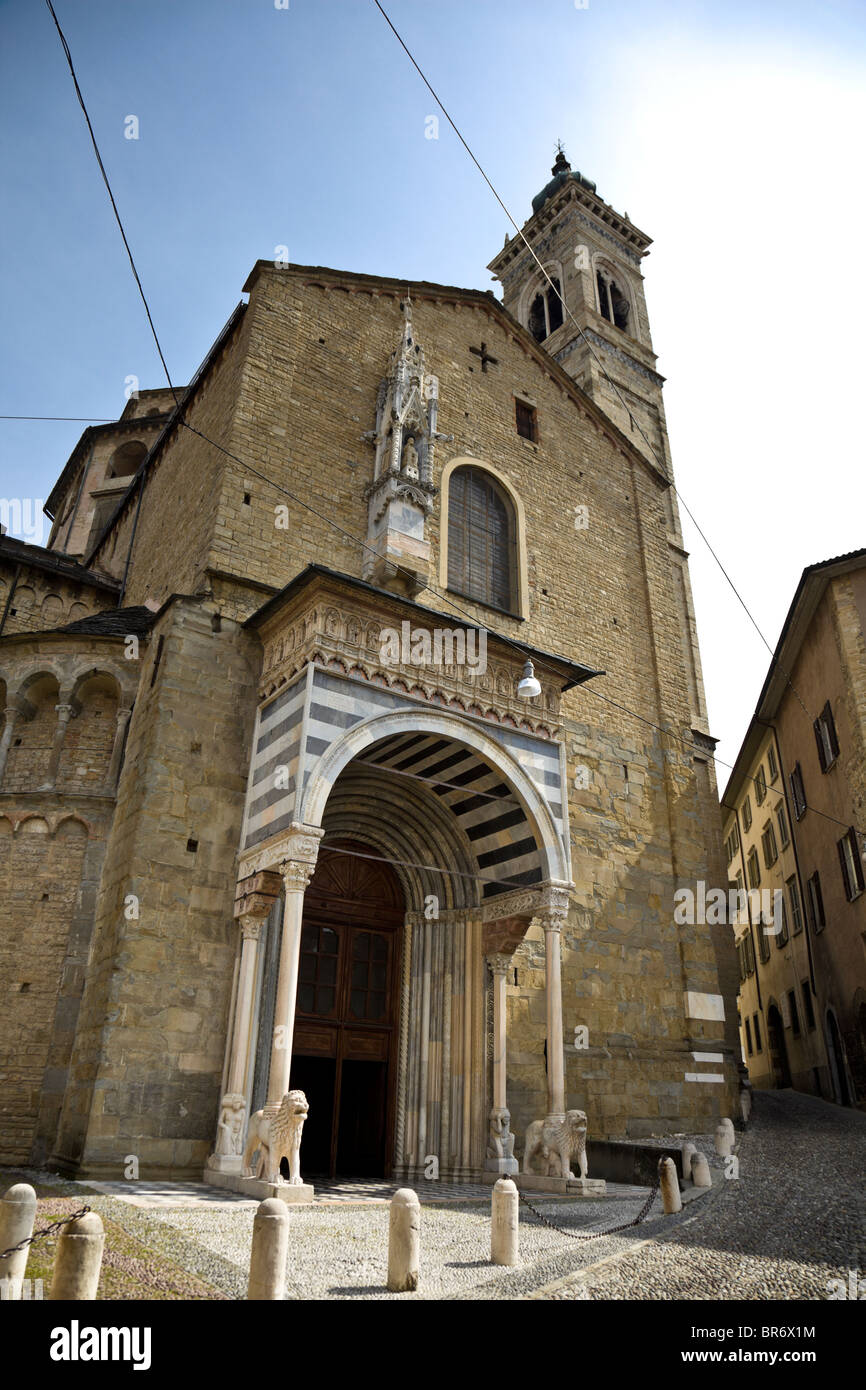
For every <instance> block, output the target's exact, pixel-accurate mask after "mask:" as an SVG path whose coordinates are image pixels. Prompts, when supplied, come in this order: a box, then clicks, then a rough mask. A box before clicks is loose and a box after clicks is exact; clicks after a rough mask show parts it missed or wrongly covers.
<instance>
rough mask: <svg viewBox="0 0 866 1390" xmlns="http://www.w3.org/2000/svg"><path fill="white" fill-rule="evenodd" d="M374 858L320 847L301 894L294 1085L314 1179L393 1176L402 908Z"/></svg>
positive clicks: (388, 875)
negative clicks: (303, 1099) (302, 1097)
mask: <svg viewBox="0 0 866 1390" xmlns="http://www.w3.org/2000/svg"><path fill="white" fill-rule="evenodd" d="M346 851H348V853H347V852H346ZM376 855H377V851H376V850H374V849H371V848H370V847H369V846H367V845H364V844H359V843H357V842H353V841H347V840H336V841H333V842H331V843H330V844H326V845H324V846H323V847H322V849H321V850H320V853H319V860H318V863H317V866H316V872H315V874H314V876H313V879H312V882H311V883H310V887H309V888H308V890H307V893H306V895H305V900H304V921H303V928H302V933H301V959H300V968H299V978H298V1000H297V1011H296V1022H295V1036H294V1044H293V1051H292V1081H291V1084H292V1086H298V1087H299V1088H300V1089H302V1090H304V1091H306V1093H307V1099H308V1101H309V1103H310V1115H309V1118H308V1119H307V1122H306V1126H305V1129H304V1156H303V1166H304V1171H305V1172H309V1174H310V1176H311V1177H312V1176H315V1175H316V1174H319V1175H325V1176H330V1177H333V1176H335V1175H336V1174H337V1173H340V1174H341V1175H345V1176H355V1177H386V1176H388V1174H389V1173H390V1169H391V1161H392V1150H393V1126H394V1094H395V1084H396V1079H397V1077H396V1073H397V1043H398V1039H397V1022H398V1007H397V994H398V989H397V981H398V978H399V967H400V960H399V957H400V947H401V937H402V924H403V900H402V892H401V889H400V884H399V881H398V879H397V877H396V874H395V873H394V871H393V869H392V868H391V867H390V865H387V864H381V863H376V862H374V857H375V856H376ZM368 856H369V857H368Z"/></svg>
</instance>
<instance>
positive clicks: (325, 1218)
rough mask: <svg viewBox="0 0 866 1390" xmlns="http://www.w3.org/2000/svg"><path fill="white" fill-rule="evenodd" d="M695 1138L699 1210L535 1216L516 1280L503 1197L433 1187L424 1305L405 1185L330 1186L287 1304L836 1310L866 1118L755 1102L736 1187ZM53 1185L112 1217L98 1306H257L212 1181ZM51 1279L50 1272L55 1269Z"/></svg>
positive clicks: (855, 1216)
mask: <svg viewBox="0 0 866 1390" xmlns="http://www.w3.org/2000/svg"><path fill="white" fill-rule="evenodd" d="M684 1138H691V1139H693V1141H694V1142H695V1143H696V1144H697V1146H698V1148H700V1149H702V1150H703V1151H704V1152H705V1153H706V1154H707V1157H708V1158H709V1160H710V1165H711V1170H712V1177H713V1188H712V1190H711V1191H710V1192H707V1193H705V1194H698V1193H696V1192H691V1191H689V1190H688V1189H687V1191H686V1193H684V1197H685V1196H686V1195H688V1197H691V1198H693V1200H691V1201H688V1202H687V1203H686V1205H685V1208H684V1210H683V1212H682V1213H681V1214H680V1215H678V1216H674V1217H664V1216H663V1215H662V1214H661V1211H660V1204H659V1201H658V1198H656V1200H655V1202H654V1204H653V1208H652V1210H651V1211H650V1213H649V1216H648V1218H647V1220H646V1221H645V1222H644V1223H643V1224H642V1225H641V1226H639V1227H632V1228H631V1229H629V1230H626V1231H624V1232H620V1233H619V1234H614V1235H604V1236H602V1237H600V1238H599V1239H595V1240H592V1241H587V1242H584V1241H579V1242H578V1241H574V1240H571V1239H569V1238H568V1237H567V1236H565V1235H563V1234H562V1233H561V1231H555V1230H550V1229H548V1228H547V1227H546V1226H545V1225H543V1224H542V1223H541V1222H540V1221H539V1220H538V1219H537V1218H536V1217H535V1216H534V1215H533V1214H532V1212H531V1211H530V1210H529V1209H528V1208H527V1207H526V1206H524V1205H521V1209H520V1250H521V1264H520V1266H519V1267H518V1268H516V1269H513V1270H511V1269H508V1270H506V1269H501V1268H496V1267H494V1266H491V1265H490V1263H489V1253H490V1219H489V1210H490V1209H489V1201H490V1191H489V1189H487V1188H481V1187H474V1186H471V1185H467V1186H466V1187H460V1188H459V1189H450V1191H449V1189H448V1188H447V1187H445V1186H444V1185H443V1187H441V1188H438V1190H437V1188H436V1186H435V1185H434V1184H430V1186H429V1187H426V1186H425V1187H423V1188H420V1187H419V1196H420V1197H421V1198H422V1200H423V1202H424V1211H423V1215H422V1256H421V1287H420V1289H419V1290H418V1292H417V1293H415V1294H389V1293H387V1291H386V1290H385V1288H384V1283H385V1273H386V1263H387V1247H388V1209H387V1200H388V1198H389V1197H390V1195H391V1192H392V1190H393V1189H394V1188H395V1186H396V1185H395V1184H371V1183H367V1184H363V1183H362V1184H344V1183H340V1184H336V1185H334V1186H329V1188H328V1189H327V1190H323V1191H321V1192H320V1194H319V1199H317V1201H316V1203H315V1204H314V1205H313V1206H311V1207H306V1208H295V1209H292V1210H291V1213H290V1223H291V1224H290V1254H289V1266H288V1297H289V1298H292V1299H307V1300H309V1299H312V1300H322V1299H334V1298H336V1299H347V1300H348V1299H364V1300H366V1299H382V1298H387V1299H397V1300H403V1301H406V1300H415V1299H420V1300H425V1299H427V1300H429V1299H441V1298H447V1299H460V1300H466V1299H470V1300H478V1299H494V1298H495V1299H506V1300H508V1299H525V1298H532V1299H556V1300H565V1299H585V1300H607V1299H635V1300H658V1299H666V1300H677V1299H692V1298H697V1299H707V1300H715V1299H734V1298H747V1299H792V1298H804V1299H825V1298H826V1297H827V1283H828V1280H830V1279H838V1278H843V1279H846V1280H847V1271H848V1270H849V1269H854V1270H866V1199H864V1194H863V1190H862V1189H863V1182H862V1171H863V1153H864V1139H866V1115H864V1114H862V1113H861V1112H858V1111H850V1110H843V1109H840V1108H839V1107H837V1106H831V1105H827V1104H825V1103H824V1102H822V1101H818V1100H814V1099H813V1098H811V1097H808V1096H801V1095H798V1094H796V1093H795V1092H791V1091H787V1092H758V1093H757V1094H756V1096H755V1112H754V1115H753V1119H752V1123H751V1125H750V1128H749V1130H748V1131H747V1132H746V1133H745V1134H738V1135H737V1149H736V1154H737V1157H738V1158H739V1163H740V1170H739V1171H740V1176H739V1178H738V1179H737V1180H733V1179H731V1180H727V1181H726V1180H725V1177H724V1171H723V1170H724V1163H723V1160H721V1159H719V1158H717V1157H716V1155H715V1154H714V1153H713V1151H712V1137H711V1136H707V1135H704V1136H701V1135H696V1136H692V1135H689V1136H676V1142H677V1143H681V1142H682V1140H683V1139H684ZM668 1142H670V1140H669V1141H668ZM659 1143H662V1141H661V1140H660V1141H659ZM21 1177H24V1178H26V1180H28V1181H34V1180H35V1178H36V1175H30V1174H25V1173H19V1174H17V1175H16V1178H17V1179H18V1180H20V1178H21ZM42 1180H43V1184H44V1185H43V1187H42V1189H41V1191H42V1195H43V1196H44V1197H45V1198H49V1197H52V1198H54V1200H53V1201H46V1202H45V1206H46V1211H45V1213H44V1214H45V1215H48V1210H50V1209H51V1208H54V1207H55V1205H56V1208H57V1211H58V1212H59V1210H60V1209H61V1205H62V1206H63V1207H65V1205H66V1204H67V1203H68V1205H69V1207H70V1208H71V1207H72V1206H75V1205H80V1201H81V1200H84V1201H86V1202H88V1203H89V1204H90V1205H91V1206H92V1207H93V1208H94V1209H95V1210H98V1211H100V1212H101V1214H102V1215H103V1218H104V1219H105V1221H106V1230H107V1232H109V1233H110V1238H109V1240H108V1241H107V1243H106V1252H107V1255H108V1252H109V1250H110V1249H111V1248H115V1247H116V1249H117V1251H118V1258H119V1259H121V1265H119V1266H118V1268H117V1270H113V1269H112V1267H111V1263H110V1261H109V1266H108V1269H106V1268H105V1267H104V1270H103V1286H102V1287H101V1290H100V1297H102V1298H106V1297H107V1298H123V1297H124V1296H126V1297H130V1296H132V1297H138V1298H148V1297H156V1298H160V1297H162V1298H208V1297H210V1298H228V1299H242V1298H244V1296H245V1293H246V1279H247V1270H248V1267H249V1251H250V1241H251V1236H252V1222H253V1215H254V1212H255V1208H256V1205H257V1204H256V1203H255V1202H252V1201H250V1200H249V1199H248V1198H243V1197H238V1196H236V1195H234V1194H230V1193H227V1192H225V1191H224V1190H223V1189H209V1188H206V1187H205V1186H204V1185H203V1184H192V1183H190V1184H160V1183H136V1184H122V1183H118V1184H114V1183H111V1184H98V1185H97V1184H92V1185H90V1186H89V1187H88V1186H85V1185H84V1184H72V1183H63V1182H61V1180H59V1179H56V1178H54V1179H52V1178H50V1177H49V1176H48V1175H45V1174H43V1175H42ZM94 1188H97V1189H98V1191H97V1192H96V1193H94ZM115 1189H117V1191H115ZM55 1193H56V1194H57V1195H56V1198H55V1197H54V1194H55ZM61 1194H62V1197H61ZM73 1194H76V1195H77V1198H78V1201H72V1200H71V1198H72V1196H73ZM646 1195H647V1190H646V1189H642V1188H618V1189H615V1188H613V1185H609V1192H608V1196H607V1197H606V1198H603V1199H600V1200H596V1199H594V1200H588V1199H584V1198H582V1199H567V1198H558V1199H557V1198H552V1197H549V1196H548V1197H536V1198H533V1199H532V1201H533V1205H534V1206H535V1207H537V1209H538V1210H539V1211H540V1212H542V1213H543V1214H544V1215H545V1216H547V1217H548V1218H549V1219H551V1220H552V1221H554V1222H556V1223H557V1225H559V1226H560V1227H562V1228H563V1229H565V1230H570V1231H573V1232H591V1231H593V1230H601V1231H608V1230H609V1229H610V1228H611V1227H613V1226H617V1225H619V1224H620V1223H623V1222H628V1221H631V1220H633V1219H634V1217H635V1216H636V1215H637V1213H638V1211H639V1210H640V1208H641V1206H642V1205H643V1203H644V1201H645V1198H646ZM41 1205H42V1204H41ZM41 1205H40V1217H39V1220H40V1223H41V1220H42V1217H43V1212H42V1210H41ZM112 1258H113V1257H112ZM115 1263H116V1261H115ZM127 1266H128V1268H127ZM49 1270H50V1264H49V1265H48V1266H47V1267H46V1269H45V1274H46V1275H48V1273H49ZM148 1271H152V1272H153V1278H152V1280H151V1279H149V1275H148ZM34 1272H38V1273H40V1274H41V1273H42V1270H41V1269H40V1270H38V1271H34ZM106 1279H108V1282H106ZM151 1282H152V1283H153V1289H152V1291H150V1290H149V1289H148V1284H149V1283H151ZM127 1286H129V1287H127Z"/></svg>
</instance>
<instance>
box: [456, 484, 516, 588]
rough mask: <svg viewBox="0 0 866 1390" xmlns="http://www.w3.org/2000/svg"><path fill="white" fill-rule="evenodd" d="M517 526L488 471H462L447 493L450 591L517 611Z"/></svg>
mask: <svg viewBox="0 0 866 1390" xmlns="http://www.w3.org/2000/svg"><path fill="white" fill-rule="evenodd" d="M516 533H517V526H516V520H515V516H514V509H513V507H512V504H511V501H510V499H509V498H508V497H507V496H506V494H505V491H504V490H503V488H501V487H500V486H499V484H498V483H497V481H496V479H495V478H493V477H492V476H491V475H490V474H489V473H487V472H485V470H484V469H483V468H471V467H470V468H457V469H455V471H454V472H453V474H452V475H451V482H450V485H449V491H448V588H449V589H454V590H455V591H456V592H457V593H460V594H463V595H464V597H466V598H471V599H476V600H477V601H478V603H484V604H486V605H487V606H488V607H490V608H499V609H501V610H502V611H503V612H506V613H513V612H515V610H516V607H517V593H516V589H517V583H516V580H517V564H516V553H515V552H516V540H517V534H516Z"/></svg>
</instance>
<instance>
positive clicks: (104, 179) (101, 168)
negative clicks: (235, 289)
mask: <svg viewBox="0 0 866 1390" xmlns="http://www.w3.org/2000/svg"><path fill="white" fill-rule="evenodd" d="M45 3H46V5H47V6H48V10H49V13H50V15H51V18H52V19H53V20H54V27H55V29H56V30H57V33H58V34H59V36H60V42H61V44H62V45H63V52H64V53H65V54H66V62H67V63H68V65H69V71H70V74H71V76H72V82H73V85H74V87H75V95H76V96H77V97H78V104H79V106H80V107H81V109H82V111H83V112H84V119H85V121H86V122H87V129H88V131H89V133H90V143H91V144H92V145H93V152H94V154H95V155H96V162H97V164H98V165H99V172H100V173H101V175H102V182H103V183H104V184H105V187H106V191H107V193H108V196H109V198H110V200H111V207H112V211H113V212H114V217H115V221H116V222H117V225H118V227H119V229H120V235H121V236H122V237H123V244H124V246H125V247H126V254H127V256H128V257H129V264H130V266H131V267H132V273H133V275H134V277H135V283H136V285H137V286H138V293H139V294H140V295H141V302H142V304H143V305H144V312H145V313H146V314H147V321H148V323H149V324H150V331H151V333H152V334H153V341H154V342H155V343H156V350H157V352H158V353H159V360H160V362H161V363H162V368H163V371H164V372H165V379H166V381H167V382H168V384H169V388H170V390H171V394H172V396H173V397H174V403H175V406H178V405H179V402H178V398H177V392H176V391H175V389H174V385H173V383H172V379H171V375H170V373H169V370H168V364H167V363H166V360H165V355H164V353H163V350H162V345H161V344H160V341H159V337H158V335H157V331H156V327H155V326H154V322H153V316H152V314H151V312H150V305H149V304H148V302H147V298H146V296H145V293H144V289H143V287H142V283H141V280H140V278H139V274H138V270H137V269H136V265H135V260H134V258H133V255H132V248H131V247H130V245H129V241H128V240H127V236H126V232H125V231H124V227H123V223H122V222H121V220H120V213H119V212H118V210H117V203H116V202H115V201H114V194H113V193H112V191H111V184H110V183H109V182H108V175H107V174H106V172H105V165H104V164H103V162H102V155H101V154H100V153H99V146H98V145H97V143H96V136H95V135H94V133H93V126H92V125H91V122H90V116H89V114H88V111H87V107H86V106H85V104H84V97H83V96H82V95H81V88H80V87H79V85H78V78H77V77H76V75H75V65H74V64H73V62H72V54H71V52H70V51H69V44H68V43H67V42H66V35H65V34H64V32H63V30H62V29H61V27H60V21H59V19H58V18H57V15H56V14H55V13H54V6H53V5H52V3H51V0H45Z"/></svg>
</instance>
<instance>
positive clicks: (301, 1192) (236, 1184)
mask: <svg viewBox="0 0 866 1390" xmlns="http://www.w3.org/2000/svg"><path fill="white" fill-rule="evenodd" d="M205 1181H206V1182H209V1183H211V1184H212V1186H214V1187H224V1188H227V1190H228V1191H229V1192H239V1193H241V1194H242V1196H244V1197H255V1198H257V1199H258V1200H259V1201H264V1199H265V1198H266V1197H279V1198H280V1201H282V1202H285V1203H286V1204H287V1205H288V1206H290V1207H291V1206H308V1205H309V1204H310V1202H312V1200H313V1196H314V1189H313V1185H312V1183H309V1182H302V1183H296V1184H293V1183H290V1182H265V1180H264V1178H245V1177H241V1176H239V1175H236V1174H234V1173H221V1172H218V1171H217V1169H215V1168H208V1169H207V1170H206V1173H205Z"/></svg>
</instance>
